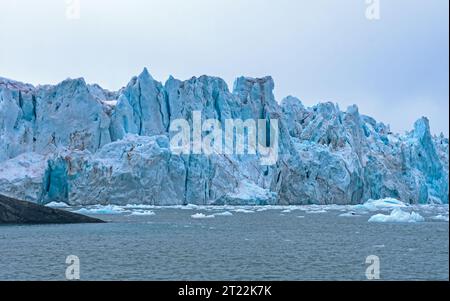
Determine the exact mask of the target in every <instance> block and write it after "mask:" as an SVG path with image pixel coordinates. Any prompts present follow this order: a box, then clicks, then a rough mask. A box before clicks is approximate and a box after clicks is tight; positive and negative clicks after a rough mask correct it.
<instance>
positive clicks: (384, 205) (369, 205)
mask: <svg viewBox="0 0 450 301" xmlns="http://www.w3.org/2000/svg"><path fill="white" fill-rule="evenodd" d="M405 207H407V205H406V204H405V203H404V202H402V201H399V200H396V199H394V198H384V199H379V200H368V201H367V202H365V203H364V204H362V205H355V206H353V209H354V210H357V211H377V210H391V209H394V208H405Z"/></svg>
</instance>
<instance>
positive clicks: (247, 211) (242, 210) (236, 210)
mask: <svg viewBox="0 0 450 301" xmlns="http://www.w3.org/2000/svg"><path fill="white" fill-rule="evenodd" d="M234 212H237V213H255V211H253V210H247V209H242V208H239V209H235V210H234Z"/></svg>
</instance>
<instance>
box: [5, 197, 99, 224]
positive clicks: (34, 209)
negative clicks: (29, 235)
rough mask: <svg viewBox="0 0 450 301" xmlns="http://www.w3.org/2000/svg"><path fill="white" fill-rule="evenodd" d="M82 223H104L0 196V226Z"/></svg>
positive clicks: (95, 219)
mask: <svg viewBox="0 0 450 301" xmlns="http://www.w3.org/2000/svg"><path fill="white" fill-rule="evenodd" d="M83 223H104V221H102V220H100V219H97V218H93V217H89V216H85V215H81V214H77V213H73V212H68V211H64V210H59V209H54V208H48V207H45V206H42V205H37V204H34V203H30V202H26V201H20V200H16V199H12V198H8V197H5V196H2V195H0V225H2V224H83Z"/></svg>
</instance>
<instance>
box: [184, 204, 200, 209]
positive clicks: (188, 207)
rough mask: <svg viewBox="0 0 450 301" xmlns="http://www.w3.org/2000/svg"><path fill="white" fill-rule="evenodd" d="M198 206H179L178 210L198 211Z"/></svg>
mask: <svg viewBox="0 0 450 301" xmlns="http://www.w3.org/2000/svg"><path fill="white" fill-rule="evenodd" d="M199 208H200V206H198V205H194V204H187V205H186V206H181V207H180V209H184V210H193V209H199Z"/></svg>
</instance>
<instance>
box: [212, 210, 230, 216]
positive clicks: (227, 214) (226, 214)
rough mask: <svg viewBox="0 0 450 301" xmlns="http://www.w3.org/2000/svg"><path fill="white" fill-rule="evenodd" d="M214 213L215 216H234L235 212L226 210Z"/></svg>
mask: <svg viewBox="0 0 450 301" xmlns="http://www.w3.org/2000/svg"><path fill="white" fill-rule="evenodd" d="M214 215H215V216H232V215H233V213H231V212H230V211H225V212H221V213H216V214H214Z"/></svg>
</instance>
